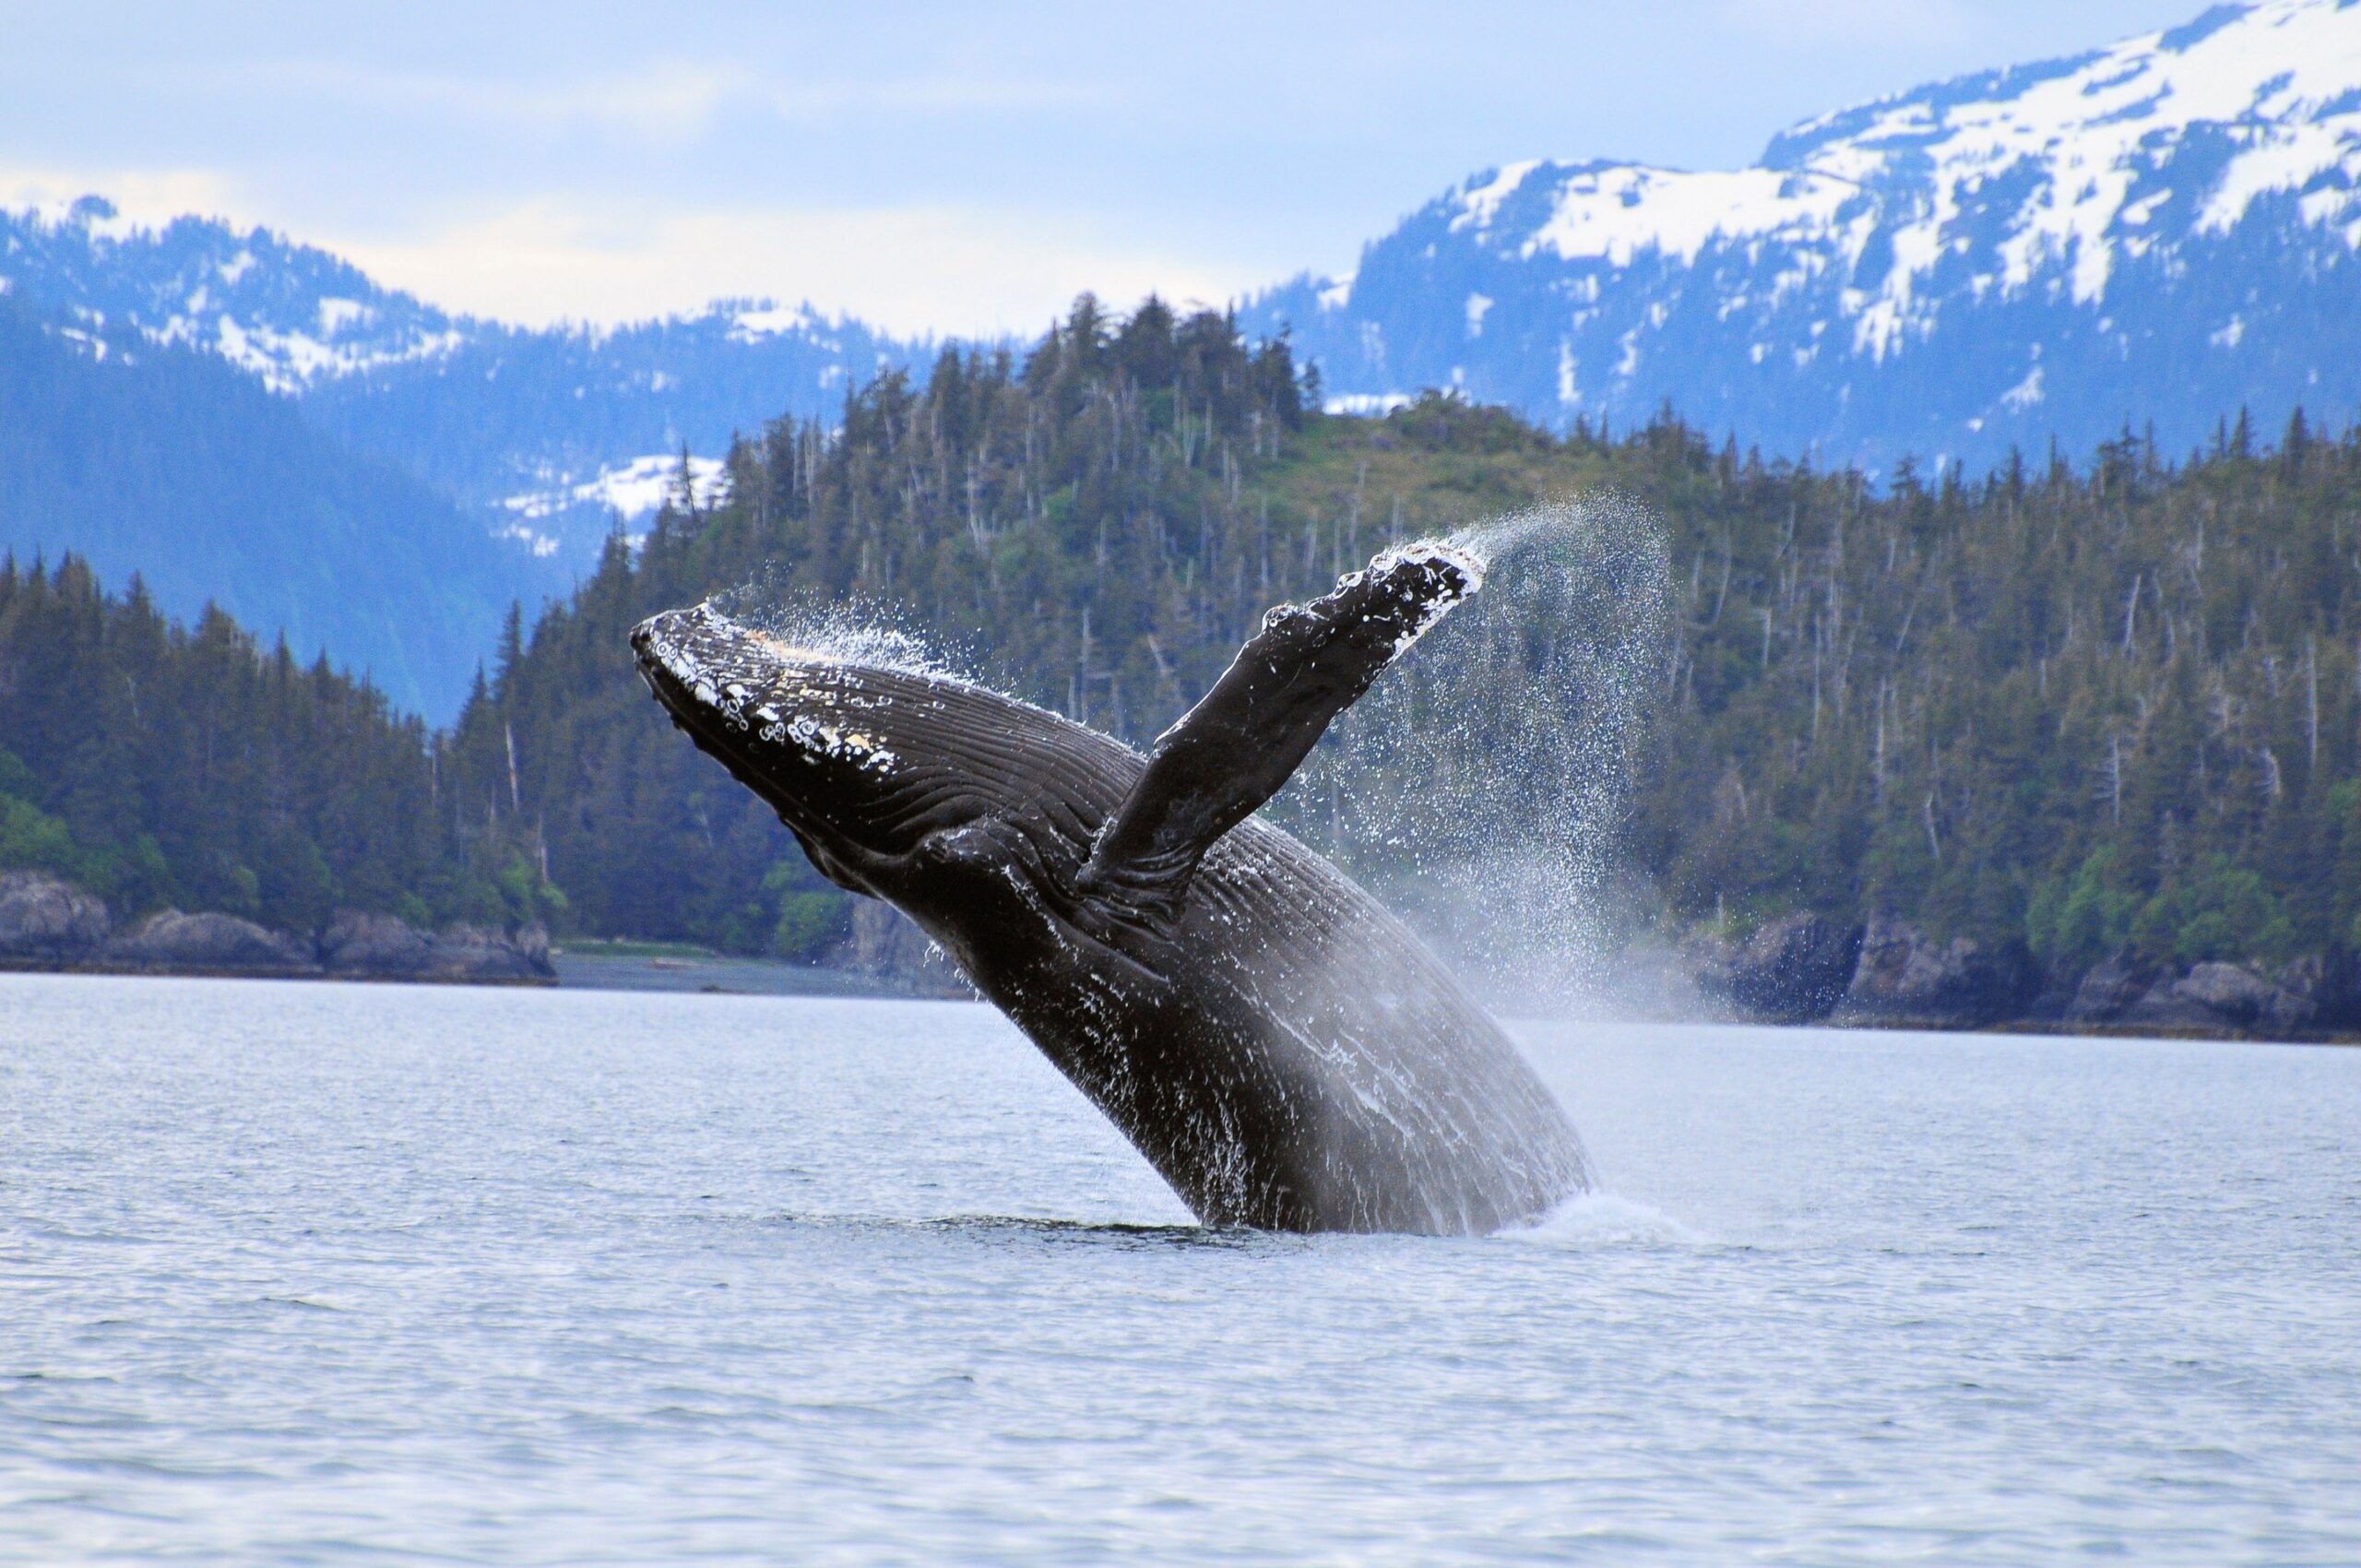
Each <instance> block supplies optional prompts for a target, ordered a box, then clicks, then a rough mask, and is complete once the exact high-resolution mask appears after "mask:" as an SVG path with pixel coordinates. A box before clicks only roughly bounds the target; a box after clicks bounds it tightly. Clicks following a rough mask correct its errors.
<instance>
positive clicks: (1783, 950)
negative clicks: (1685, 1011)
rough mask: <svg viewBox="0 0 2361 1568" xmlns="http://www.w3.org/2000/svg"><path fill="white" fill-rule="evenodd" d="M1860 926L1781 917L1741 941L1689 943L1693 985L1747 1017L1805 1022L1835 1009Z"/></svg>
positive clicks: (1848, 973) (1804, 916) (1809, 916)
mask: <svg viewBox="0 0 2361 1568" xmlns="http://www.w3.org/2000/svg"><path fill="white" fill-rule="evenodd" d="M1861 937H1862V932H1861V928H1860V927H1859V926H1843V925H1839V924H1837V923H1836V922H1835V921H1832V920H1829V919H1828V918H1827V917H1825V916H1823V915H1816V914H1810V913H1800V914H1793V915H1783V916H1781V917H1780V918H1779V919H1777V920H1775V921H1769V922H1768V923H1766V924H1765V925H1763V926H1762V928H1761V929H1759V930H1758V931H1756V932H1755V933H1754V934H1753V935H1752V936H1750V937H1749V938H1748V939H1747V940H1746V941H1745V942H1744V943H1739V944H1733V943H1730V942H1727V941H1725V940H1724V939H1722V938H1719V937H1706V938H1703V939H1702V940H1700V941H1698V942H1695V943H1692V944H1691V946H1690V948H1689V953H1690V957H1691V962H1692V964H1694V966H1695V968H1696V971H1697V985H1698V989H1699V990H1700V991H1702V992H1704V993H1705V994H1706V995H1708V996H1711V997H1715V998H1718V999H1720V1000H1722V1001H1724V1002H1726V1003H1728V1004H1730V1005H1732V1006H1734V1007H1736V1008H1738V1010H1739V1011H1740V1012H1742V1013H1744V1014H1746V1015H1747V1016H1750V1017H1755V1018H1761V1019H1763V1020H1765V1021H1767V1022H1771V1023H1780V1024H1809V1023H1816V1022H1818V1021H1819V1020H1820V1019H1822V1018H1825V1017H1827V1016H1828V1015H1829V1014H1830V1013H1831V1012H1833V1011H1834V1010H1835V1007H1836V1004H1837V1001H1838V1000H1839V999H1840V998H1841V997H1842V996H1843V995H1844V994H1845V984H1846V982H1847V981H1848V980H1851V979H1852V975H1853V969H1854V966H1855V964H1856V962H1857V960H1858V958H1859V956H1860V952H1861Z"/></svg>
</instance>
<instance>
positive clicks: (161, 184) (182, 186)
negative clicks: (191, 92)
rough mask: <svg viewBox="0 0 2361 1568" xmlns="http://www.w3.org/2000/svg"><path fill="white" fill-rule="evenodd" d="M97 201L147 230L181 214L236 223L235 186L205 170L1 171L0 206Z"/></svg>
mask: <svg viewBox="0 0 2361 1568" xmlns="http://www.w3.org/2000/svg"><path fill="white" fill-rule="evenodd" d="M83 196H104V197H106V199H107V200H109V201H111V202H113V204H114V207H115V210H116V212H117V213H118V214H120V215H121V217H122V218H123V220H125V221H127V222H131V223H139V224H147V225H150V226H154V225H160V224H163V223H167V222H170V221H171V220H173V219H175V218H178V217H180V216H181V215H182V214H183V213H189V212H194V213H199V214H206V215H210V216H215V217H222V218H229V219H231V220H233V221H236V220H238V219H237V216H236V215H237V214H238V213H239V212H240V210H241V208H240V203H239V200H238V196H237V192H236V186H235V184H234V182H232V181H231V180H229V179H228V178H226V177H224V176H223V175H221V174H220V173H219V172H215V171H213V170H209V169H101V170H89V171H75V170H66V169H42V168H10V167H6V166H0V207H6V208H28V207H30V208H42V210H44V211H48V212H50V213H52V214H62V213H63V212H64V211H65V208H66V207H67V206H68V205H70V204H71V203H73V202H74V201H76V200H78V199H79V198H80V197H83Z"/></svg>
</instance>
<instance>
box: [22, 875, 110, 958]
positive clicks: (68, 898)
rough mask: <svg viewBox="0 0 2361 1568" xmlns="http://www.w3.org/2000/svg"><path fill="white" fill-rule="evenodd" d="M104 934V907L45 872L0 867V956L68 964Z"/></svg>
mask: <svg viewBox="0 0 2361 1568" xmlns="http://www.w3.org/2000/svg"><path fill="white" fill-rule="evenodd" d="M106 939H107V907H106V905H105V904H103V903H101V902H100V900H99V899H97V898H95V897H92V896H91V895H89V894H88V893H85V892H83V891H82V890H81V889H80V888H78V887H77V886H75V885H73V884H71V883H68V882H61V881H59V880H58V879H57V878H56V877H53V876H52V875H50V874H49V873H47V872H40V871H12V872H6V873H0V961H8V960H13V961H16V962H18V963H31V964H71V963H77V962H78V961H80V960H82V959H84V958H87V957H89V956H90V955H91V954H93V953H95V952H96V951H97V950H98V949H99V947H100V945H101V944H103V943H104V942H105V941H106Z"/></svg>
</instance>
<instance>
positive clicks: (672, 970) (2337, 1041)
mask: <svg viewBox="0 0 2361 1568" xmlns="http://www.w3.org/2000/svg"><path fill="white" fill-rule="evenodd" d="M550 957H551V962H552V967H553V968H554V969H555V970H556V973H555V974H554V975H553V976H551V977H539V976H536V977H530V978H525V977H511V978H482V979H472V978H468V977H455V976H433V975H370V974H353V973H331V972H327V971H324V970H318V969H312V970H287V969H269V968H230V967H220V966H196V965H190V966H184V967H171V968H160V967H156V966H135V965H127V964H103V963H80V964H45V963H41V962H37V961H30V960H27V959H23V958H0V976H6V975H12V974H50V975H81V976H89V977H91V978H96V979H117V980H304V981H338V982H349V983H360V984H364V985H432V986H455V987H464V986H489V987H493V988H499V989H508V990H528V991H572V992H595V991H623V992H649V993H658V994H662V993H670V994H676V995H690V996H766V997H786V998H796V997H808V998H813V999H833V1000H841V1001H879V1002H895V1001H900V1002H908V1001H937V1002H940V1001H966V1000H971V999H974V993H973V992H971V991H969V990H968V989H967V987H965V986H964V985H957V984H954V983H950V982H949V981H948V980H947V979H946V982H945V983H943V984H941V985H935V986H918V985H912V984H909V983H908V982H907V981H900V980H895V979H893V978H891V977H885V976H879V975H873V974H867V973H862V972H860V971H856V970H850V969H838V968H824V967H820V966H815V965H808V964H793V963H789V962H787V961H786V960H784V959H778V958H759V957H738V956H730V955H725V954H713V953H703V954H694V955H692V954H675V953H656V954H642V953H626V954H609V953H598V952H588V953H585V952H575V951H568V950H566V949H564V948H554V949H552V952H551V955H550ZM1495 1016H1499V1017H1501V1018H1504V1019H1509V1020H1518V1019H1521V1018H1523V1017H1524V1016H1525V1015H1522V1014H1520V1013H1518V1012H1516V1011H1515V1010H1514V1009H1513V1008H1512V1009H1506V1010H1500V1011H1496V1012H1495ZM1597 1021H1599V1022H1603V1023H1626V1024H1652V1025H1658V1026H1662V1027H1666V1028H1682V1027H1695V1028H1775V1029H1795V1030H1812V1031H1820V1030H1830V1031H1853V1030H1864V1031H1868V1030H1873V1031H1876V1032H1878V1033H1880V1034H1960V1035H1966V1034H1987V1035H2022V1036H2027V1037H2033V1036H2047V1037H2051V1038H2055V1039H2122V1040H2155V1041H2158V1042H2160V1043H2182V1042H2197V1041H2227V1042H2230V1043H2234V1044H2241V1045H2308V1046H2324V1047H2330V1048H2337V1049H2344V1050H2352V1049H2356V1048H2361V1032H2356V1031H2353V1030H2319V1031H2310V1032H2305V1033H2286V1034H2267V1033H2260V1032H2257V1031H2255V1030H2252V1029H2219V1028H2201V1027H2198V1026H2194V1025H2185V1024H2183V1025H2174V1024H2152V1025H2134V1024H2125V1023H2120V1022H2105V1023H2101V1022H2095V1021H2094V1022H2089V1023H2078V1022H2075V1021H2072V1020H2070V1019H2064V1018H2037V1017H2021V1018H1995V1019H1987V1020H1983V1021H1979V1022H1975V1023H1963V1022H1946V1021H1943V1020H1940V1019H1932V1018H1892V1017H1888V1018H1864V1017H1852V1018H1846V1019H1844V1020H1842V1021H1838V1020H1836V1019H1833V1018H1823V1019H1816V1020H1812V1021H1810V1022H1802V1021H1795V1020H1782V1019H1775V1018H1748V1017H1736V1016H1728V1015H1715V1014H1712V1013H1699V1014H1696V1015H1692V1016H1662V1015H1655V1016H1651V1015H1646V1014H1640V1013H1608V1014H1602V1015H1600V1016H1599V1017H1598V1020H1597Z"/></svg>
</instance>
